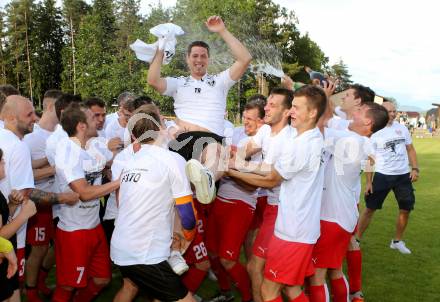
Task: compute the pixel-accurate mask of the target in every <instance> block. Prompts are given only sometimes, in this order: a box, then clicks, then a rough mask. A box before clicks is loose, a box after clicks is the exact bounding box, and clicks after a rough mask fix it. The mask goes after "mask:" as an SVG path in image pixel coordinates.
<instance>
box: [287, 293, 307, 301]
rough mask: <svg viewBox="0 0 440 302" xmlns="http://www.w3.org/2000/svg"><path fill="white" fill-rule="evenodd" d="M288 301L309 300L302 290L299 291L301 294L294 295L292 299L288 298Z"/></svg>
mask: <svg viewBox="0 0 440 302" xmlns="http://www.w3.org/2000/svg"><path fill="white" fill-rule="evenodd" d="M290 302H309V298H307V296H306V295H305V294H304V292H301V294H300V295H299V296H298V297H296V298H295V299H293V300H290Z"/></svg>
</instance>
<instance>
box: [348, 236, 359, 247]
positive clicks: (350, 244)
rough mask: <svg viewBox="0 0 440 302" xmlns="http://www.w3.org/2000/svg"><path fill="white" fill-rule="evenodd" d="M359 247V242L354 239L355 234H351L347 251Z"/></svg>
mask: <svg viewBox="0 0 440 302" xmlns="http://www.w3.org/2000/svg"><path fill="white" fill-rule="evenodd" d="M360 249H361V246H360V245H359V242H358V241H357V240H356V237H355V236H351V239H350V243H349V245H348V251H358V250H360Z"/></svg>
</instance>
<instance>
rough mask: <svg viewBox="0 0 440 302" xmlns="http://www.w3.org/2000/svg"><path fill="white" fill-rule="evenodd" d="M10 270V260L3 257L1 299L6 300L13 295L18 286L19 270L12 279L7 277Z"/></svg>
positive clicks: (0, 280) (0, 283) (0, 271)
mask: <svg viewBox="0 0 440 302" xmlns="http://www.w3.org/2000/svg"><path fill="white" fill-rule="evenodd" d="M7 270H8V261H7V260H6V259H3V261H2V263H0V301H3V300H6V299H8V298H9V297H11V296H12V294H13V293H14V291H15V290H16V289H18V288H19V286H18V271H17V272H16V273H15V275H14V276H12V278H11V279H8V278H6V274H7Z"/></svg>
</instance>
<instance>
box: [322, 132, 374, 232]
mask: <svg viewBox="0 0 440 302" xmlns="http://www.w3.org/2000/svg"><path fill="white" fill-rule="evenodd" d="M324 139H325V148H324V150H325V155H324V158H325V165H324V167H325V168H324V171H325V172H324V188H323V189H324V190H323V193H322V204H321V220H325V221H329V222H334V223H337V224H338V225H339V226H341V227H342V228H343V229H344V230H346V231H347V232H349V233H352V232H353V230H354V228H355V227H356V224H357V220H358V217H359V211H358V208H357V203H358V200H359V192H358V190H359V184H360V182H361V167H362V164H363V162H364V161H365V160H366V159H367V158H368V156H369V155H371V154H372V152H373V151H372V149H371V148H370V145H369V141H368V139H367V138H366V137H362V136H360V135H358V134H357V133H355V132H353V131H348V130H346V131H343V130H335V129H329V128H325V130H324Z"/></svg>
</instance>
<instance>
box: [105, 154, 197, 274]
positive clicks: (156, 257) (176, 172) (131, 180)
mask: <svg viewBox="0 0 440 302" xmlns="http://www.w3.org/2000/svg"><path fill="white" fill-rule="evenodd" d="M188 195H192V191H191V188H190V184H189V181H188V179H187V177H186V175H185V160H184V159H183V157H181V156H180V155H178V154H177V153H175V152H171V151H168V150H167V149H164V148H161V147H158V146H152V145H142V148H141V150H139V151H138V152H136V153H135V154H134V156H133V158H132V159H130V160H129V161H128V162H127V163H126V164H125V166H124V168H123V170H122V175H121V186H120V188H119V212H118V217H117V218H116V220H115V230H114V232H113V236H112V240H111V248H110V256H111V258H112V260H113V261H114V262H115V263H116V264H117V265H135V264H157V263H160V262H162V261H164V260H166V259H168V257H169V255H170V246H171V241H172V240H171V238H172V232H173V223H174V215H175V212H174V205H175V201H174V199H177V198H179V197H184V196H188Z"/></svg>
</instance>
